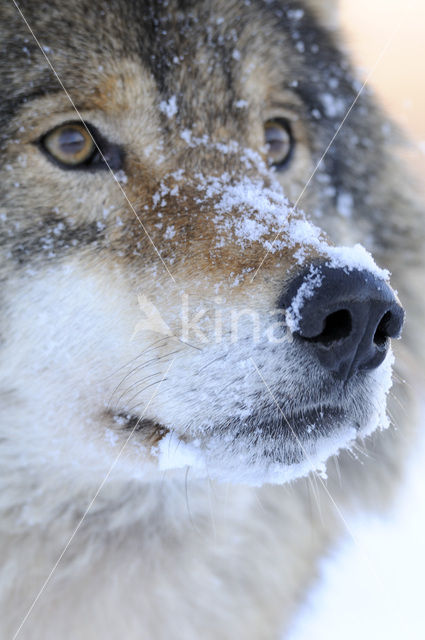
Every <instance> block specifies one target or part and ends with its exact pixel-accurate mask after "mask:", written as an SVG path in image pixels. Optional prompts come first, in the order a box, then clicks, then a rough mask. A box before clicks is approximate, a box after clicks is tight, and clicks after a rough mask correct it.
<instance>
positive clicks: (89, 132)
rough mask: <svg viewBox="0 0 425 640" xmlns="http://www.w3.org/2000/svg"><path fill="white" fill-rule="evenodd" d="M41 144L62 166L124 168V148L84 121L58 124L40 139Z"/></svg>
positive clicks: (50, 157)
mask: <svg viewBox="0 0 425 640" xmlns="http://www.w3.org/2000/svg"><path fill="white" fill-rule="evenodd" d="M39 145H40V148H41V149H42V151H43V152H44V153H45V154H46V156H47V157H48V158H49V160H52V161H53V162H54V163H55V164H57V165H59V166H60V167H61V168H62V169H107V168H108V166H109V167H110V168H111V169H114V170H117V169H121V168H122V159H123V154H122V150H121V148H120V147H119V146H118V145H116V144H113V143H111V142H109V141H108V140H106V139H105V138H104V137H103V136H101V135H100V133H99V132H98V131H97V129H95V127H93V126H91V125H89V124H86V125H84V124H83V123H82V122H67V123H64V124H61V125H59V126H58V127H55V128H54V129H52V130H51V131H48V133H46V134H45V135H44V136H43V137H42V138H41V139H40V140H39ZM105 161H106V162H105Z"/></svg>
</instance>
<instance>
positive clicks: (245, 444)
mask: <svg viewBox="0 0 425 640" xmlns="http://www.w3.org/2000/svg"><path fill="white" fill-rule="evenodd" d="M20 6H21V9H22V13H19V12H18V10H17V9H16V7H15V6H14V5H13V4H12V3H10V4H7V3H6V4H3V6H2V8H1V21H0V23H1V26H0V29H1V31H2V36H1V37H2V50H3V51H2V54H3V55H2V62H1V63H0V73H1V86H2V87H3V89H2V90H3V92H4V95H3V96H2V100H1V107H0V109H1V110H0V118H1V134H0V135H1V149H2V158H3V162H2V167H1V187H0V188H1V218H0V219H1V238H2V243H3V246H4V252H3V257H2V263H1V273H2V279H3V281H4V286H3V291H2V304H3V309H4V312H3V314H2V320H1V323H2V324H1V335H2V340H3V345H2V348H3V355H2V363H3V364H2V378H3V382H2V389H3V392H4V397H7V403H6V406H7V409H6V414H7V415H6V417H5V421H6V422H7V423H8V424H9V425H10V426H9V427H8V433H10V429H11V428H13V430H14V436H13V443H12V441H11V439H10V435H7V436H6V439H7V442H8V445H7V446H8V447H10V451H12V452H16V451H20V452H21V453H20V454H19V455H20V456H21V457H20V458H19V459H20V460H21V461H22V464H27V463H28V462H29V461H30V462H31V464H32V465H38V466H44V465H45V464H49V465H53V466H57V465H58V464H59V463H58V460H60V467H61V468H60V472H61V473H62V472H64V473H65V471H64V470H67V469H72V468H75V466H77V467H78V468H79V467H80V466H81V467H84V468H85V469H87V468H91V469H99V470H100V471H101V472H102V473H103V471H104V470H105V469H106V468H108V467H109V465H110V463H111V461H112V460H114V459H115V457H116V454H117V452H120V451H121V448H122V445H123V443H125V442H126V440H127V438H128V435H129V433H131V434H132V437H131V439H130V441H129V442H128V444H127V445H126V449H125V451H123V452H121V453H120V460H119V463H118V468H119V470H120V472H122V473H123V474H124V475H126V474H129V473H130V474H132V475H134V474H137V473H139V472H140V473H141V474H142V475H143V474H145V473H147V471H146V469H150V470H151V471H152V470H155V469H156V468H157V467H158V459H159V464H160V467H161V468H166V467H168V466H173V467H180V466H181V467H185V466H186V465H187V464H190V465H193V466H195V467H202V468H203V469H207V470H208V473H210V474H211V475H213V476H214V477H220V478H226V479H229V478H230V479H236V480H244V481H249V482H257V481H263V480H279V481H282V480H287V479H290V478H293V477H296V476H298V475H301V474H304V473H307V472H308V471H309V470H310V469H312V468H315V467H317V466H318V464H319V463H320V462H321V461H323V460H324V459H325V458H326V457H327V456H328V455H330V454H332V453H336V452H337V451H338V450H339V449H340V448H341V447H343V446H348V445H349V444H350V443H351V442H352V441H353V439H354V438H355V437H357V435H365V434H368V433H370V432H371V431H372V430H373V429H375V428H376V427H378V426H385V424H386V417H385V396H386V393H387V391H388V389H389V386H390V384H391V371H390V364H391V354H390V351H389V339H390V338H392V337H397V336H398V335H399V333H400V329H401V324H402V311H401V307H400V305H399V302H398V300H397V299H396V297H395V294H394V292H393V291H392V290H391V288H390V287H389V285H388V284H387V282H386V280H387V278H388V273H387V272H385V271H383V270H381V269H379V268H378V267H377V266H376V265H375V263H374V262H373V260H372V259H371V258H370V256H369V255H368V254H366V252H365V251H364V250H363V249H362V248H360V247H357V248H354V249H351V250H348V249H344V248H342V247H341V245H346V244H350V245H354V244H355V243H358V242H362V243H363V244H364V245H366V246H367V248H368V249H369V250H372V251H373V252H374V253H375V256H376V257H377V259H378V261H379V263H380V264H382V266H383V267H389V268H392V267H393V266H394V268H395V269H396V268H397V258H396V257H395V255H394V253H395V251H394V247H395V245H397V248H396V252H397V253H402V252H403V251H404V252H406V250H407V249H409V250H410V249H412V251H414V250H415V247H414V245H415V242H417V239H416V238H415V237H413V234H412V233H410V228H411V226H412V225H411V223H410V214H409V213H408V211H406V214H405V217H404V218H403V222H402V223H400V207H402V206H403V199H402V198H401V196H400V195H399V194H398V191H397V185H396V180H389V178H388V176H389V175H393V174H390V171H391V170H390V168H389V161H388V159H387V147H388V145H389V144H390V143H391V142H392V141H393V137H395V133H394V131H393V128H392V127H391V126H390V125H389V124H387V123H385V122H384V121H383V120H382V119H381V116H380V114H379V111H378V110H377V108H376V107H375V106H374V105H373V103H372V101H371V99H370V97H369V95H368V91H367V89H366V90H364V91H362V92H361V95H359V90H360V88H361V86H360V84H359V82H358V81H357V80H356V78H355V77H354V75H353V73H352V71H351V68H350V65H349V63H348V61H347V59H346V58H345V57H344V55H342V54H341V52H340V51H339V49H338V45H337V42H336V40H335V36H334V35H333V32H331V31H330V30H328V29H327V27H326V24H328V15H327V12H326V15H325V12H324V10H323V6H322V10H320V9H319V10H318V6H317V5H316V4H315V3H314V2H312V3H308V4H306V3H303V2H278V1H276V2H273V1H271V2H270V1H261V0H253V1H251V2H248V3H244V2H239V1H232V2H220V1H217V2H210V1H208V2H193V3H189V2H187V3H186V2H178V1H174V0H170V1H169V2H163V3H160V2H132V1H126V0H115V1H113V2H111V3H109V4H108V8H106V7H105V6H104V3H99V2H96V1H95V2H93V1H92V0H90V2H86V1H85V0H78V1H77V2H74V3H72V7H71V6H69V7H67V6H66V5H64V4H63V3H58V2H56V1H55V0H53V1H52V2H50V3H49V5H48V10H46V8H45V7H44V5H43V4H40V3H39V2H25V3H21V5H20ZM353 105H354V106H353ZM350 109H351V110H350ZM347 114H348V117H346V116H347ZM343 120H344V124H343V126H342V127H341V128H340V125H341V123H342V121H343ZM329 143H331V144H329ZM303 211H304V212H305V214H304V213H303ZM400 224H402V226H403V225H404V229H405V231H406V233H405V234H404V235H403V236H402V235H401V234H397V233H396V232H395V229H397V227H400ZM317 225H318V226H319V227H320V230H319V228H318V226H317ZM325 233H326V234H327V235H325ZM396 236H398V237H396ZM11 405H13V407H14V408H13V411H10V406H11ZM52 443H54V445H53V446H52ZM59 454H60V455H59ZM14 455H15V454H14ZM18 466H19V465H18ZM153 473H154V475H155V471H153ZM159 475H161V474H159ZM161 477H162V476H161Z"/></svg>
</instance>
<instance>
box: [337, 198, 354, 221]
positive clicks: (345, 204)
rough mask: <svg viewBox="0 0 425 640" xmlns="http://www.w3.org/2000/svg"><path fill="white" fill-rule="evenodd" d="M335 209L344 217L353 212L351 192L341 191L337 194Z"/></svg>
mask: <svg viewBox="0 0 425 640" xmlns="http://www.w3.org/2000/svg"><path fill="white" fill-rule="evenodd" d="M336 209H337V211H338V213H339V214H340V215H342V216H343V217H344V218H349V217H350V216H351V214H352V213H353V196H352V195H351V193H346V192H343V191H342V192H341V193H339V194H338V198H337V201H336Z"/></svg>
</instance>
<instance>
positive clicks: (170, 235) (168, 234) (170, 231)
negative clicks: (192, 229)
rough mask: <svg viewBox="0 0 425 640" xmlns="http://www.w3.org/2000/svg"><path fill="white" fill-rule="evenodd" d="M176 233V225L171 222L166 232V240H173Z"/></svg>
mask: <svg viewBox="0 0 425 640" xmlns="http://www.w3.org/2000/svg"><path fill="white" fill-rule="evenodd" d="M175 235H176V230H175V228H174V225H173V224H170V225H169V226H168V227H167V228H166V230H165V232H164V240H171V238H174V236H175Z"/></svg>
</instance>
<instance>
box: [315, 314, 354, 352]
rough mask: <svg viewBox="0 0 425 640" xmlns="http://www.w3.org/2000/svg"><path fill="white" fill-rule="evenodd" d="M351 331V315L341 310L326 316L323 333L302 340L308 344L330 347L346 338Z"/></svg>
mask: <svg viewBox="0 0 425 640" xmlns="http://www.w3.org/2000/svg"><path fill="white" fill-rule="evenodd" d="M351 330H352V320H351V313H350V312H349V311H348V309H341V310H339V311H335V312H334V313H330V314H329V315H328V316H326V318H325V322H324V327H323V331H322V332H321V333H320V334H319V335H318V336H314V337H313V338H304V339H305V340H307V341H309V342H318V343H320V344H322V345H324V346H330V345H332V344H334V343H335V342H338V341H339V340H343V339H344V338H347V337H348V336H349V335H350V333H351Z"/></svg>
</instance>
